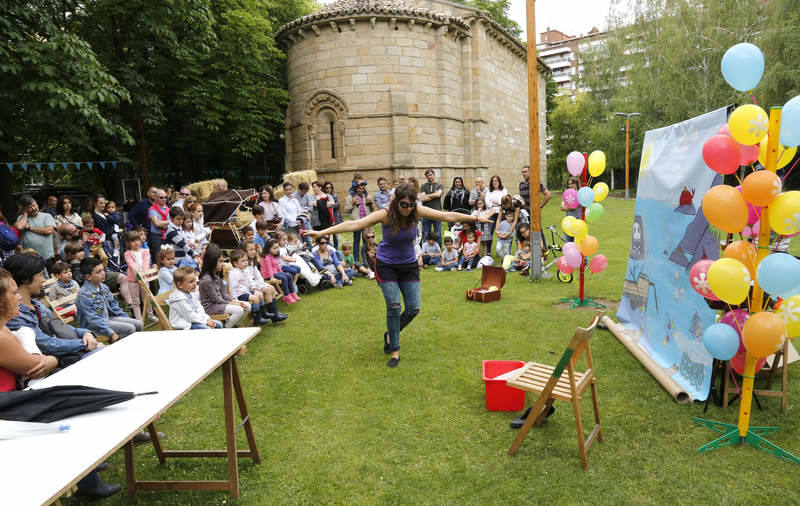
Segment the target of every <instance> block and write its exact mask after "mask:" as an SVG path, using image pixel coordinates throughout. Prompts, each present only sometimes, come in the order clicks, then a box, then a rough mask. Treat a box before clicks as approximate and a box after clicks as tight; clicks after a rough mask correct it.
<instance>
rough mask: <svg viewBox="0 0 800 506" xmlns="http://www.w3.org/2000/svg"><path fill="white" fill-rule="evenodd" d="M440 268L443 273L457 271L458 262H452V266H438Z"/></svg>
mask: <svg viewBox="0 0 800 506" xmlns="http://www.w3.org/2000/svg"><path fill="white" fill-rule="evenodd" d="M440 267H441V268H442V270H443V271H450V270H453V269H458V262H453V263H452V264H448V265H445V266H441V265H440Z"/></svg>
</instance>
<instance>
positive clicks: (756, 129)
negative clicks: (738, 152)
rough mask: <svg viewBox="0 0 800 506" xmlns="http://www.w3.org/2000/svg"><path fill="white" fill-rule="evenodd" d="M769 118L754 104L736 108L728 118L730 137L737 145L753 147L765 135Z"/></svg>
mask: <svg viewBox="0 0 800 506" xmlns="http://www.w3.org/2000/svg"><path fill="white" fill-rule="evenodd" d="M768 128H769V117H768V116H767V113H766V112H764V109H762V108H760V107H759V106H757V105H755V104H746V105H743V106H741V107H738V108H737V109H736V110H735V111H733V113H731V116H730V118H728V129H729V130H730V131H731V137H733V138H734V140H736V142H738V143H739V144H744V145H745V146H753V145H755V144H758V143H759V142H761V140H762V139H763V138H764V137H765V136H766V135H767V129H768Z"/></svg>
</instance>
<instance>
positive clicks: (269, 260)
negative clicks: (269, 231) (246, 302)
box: [261, 239, 300, 304]
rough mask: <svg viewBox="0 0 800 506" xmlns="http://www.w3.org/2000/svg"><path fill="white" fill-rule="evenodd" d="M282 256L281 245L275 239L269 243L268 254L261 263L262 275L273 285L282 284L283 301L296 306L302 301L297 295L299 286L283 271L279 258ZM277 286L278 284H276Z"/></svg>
mask: <svg viewBox="0 0 800 506" xmlns="http://www.w3.org/2000/svg"><path fill="white" fill-rule="evenodd" d="M279 256H280V245H278V241H277V240H275V239H270V240H269V241H267V254H266V255H264V259H263V260H262V261H261V275H262V276H264V279H266V280H267V281H269V282H271V283H275V282H276V281H277V282H278V283H280V285H281V289H282V290H283V301H284V302H286V303H287V304H295V303H297V301H299V300H300V296H299V295H298V294H297V286H296V285H295V284H294V281H293V279H292V275H291V274H289V273H287V272H283V271H282V270H281V266H280V263H279V261H278V257H279ZM276 284H277V283H276Z"/></svg>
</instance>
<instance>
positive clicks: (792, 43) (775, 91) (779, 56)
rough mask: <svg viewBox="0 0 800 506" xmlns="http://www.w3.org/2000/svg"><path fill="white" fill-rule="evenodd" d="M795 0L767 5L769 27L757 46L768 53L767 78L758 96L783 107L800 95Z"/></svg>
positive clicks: (799, 21)
mask: <svg viewBox="0 0 800 506" xmlns="http://www.w3.org/2000/svg"><path fill="white" fill-rule="evenodd" d="M797 7H798V6H797V2H794V1H792V0H771V1H770V2H768V3H767V5H766V6H765V9H766V14H767V19H768V22H767V26H766V28H765V29H764V31H763V32H762V34H761V37H760V39H759V42H758V43H757V45H758V46H759V47H760V48H761V49H762V51H763V52H764V59H765V61H766V66H765V69H764V77H763V78H762V79H761V83H759V85H758V86H757V87H756V89H755V91H754V92H755V93H756V97H757V98H759V100H760V101H761V102H762V103H763V104H765V105H767V106H780V105H783V104H784V103H786V102H787V101H788V100H789V99H791V98H793V97H795V96H797V95H798V94H800V72H798V62H800V31H798V27H799V26H800V9H798V8H797Z"/></svg>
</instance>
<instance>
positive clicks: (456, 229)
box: [450, 221, 464, 250]
mask: <svg viewBox="0 0 800 506" xmlns="http://www.w3.org/2000/svg"><path fill="white" fill-rule="evenodd" d="M463 230H464V225H463V224H462V223H461V222H460V221H457V222H455V223H453V224H452V225H450V235H451V236H452V237H453V241H454V243H453V248H455V249H456V250H458V248H459V247H460V246H461V243H460V239H459V237H461V232H462V231H463Z"/></svg>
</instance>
